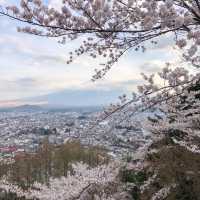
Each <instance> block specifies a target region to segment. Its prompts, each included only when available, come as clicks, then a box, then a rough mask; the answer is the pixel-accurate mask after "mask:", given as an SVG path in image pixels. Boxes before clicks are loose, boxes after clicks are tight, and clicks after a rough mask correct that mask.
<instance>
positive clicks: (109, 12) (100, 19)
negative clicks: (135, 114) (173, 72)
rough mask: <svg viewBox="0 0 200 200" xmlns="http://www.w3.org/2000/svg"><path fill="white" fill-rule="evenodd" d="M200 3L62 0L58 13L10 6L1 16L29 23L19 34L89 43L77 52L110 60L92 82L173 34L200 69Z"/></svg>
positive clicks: (40, 6)
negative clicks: (132, 54) (127, 55)
mask: <svg viewBox="0 0 200 200" xmlns="http://www.w3.org/2000/svg"><path fill="white" fill-rule="evenodd" d="M199 11H200V3H199V1H196V0H186V1H180V0H160V1H157V0H113V1H110V0H86V1H84V0H68V1H66V0H63V2H62V3H61V8H60V9H56V8H53V7H51V6H49V5H47V4H45V3H44V2H42V1H41V0H33V1H30V0H21V4H20V6H19V7H17V6H14V5H12V6H8V7H7V8H6V9H4V10H2V11H1V12H0V13H1V14H4V15H6V16H8V17H11V18H14V19H18V20H20V21H22V22H27V23H28V24H29V26H27V27H19V28H18V31H22V32H26V33H30V34H34V35H40V36H47V37H61V38H62V39H61V40H60V41H61V42H62V43H65V42H66V39H67V38H68V39H70V40H74V39H77V38H79V37H81V36H82V35H85V36H86V37H85V38H86V39H85V40H84V41H83V43H82V44H81V45H80V46H79V47H78V48H77V49H76V50H74V52H70V56H69V60H68V61H67V63H71V62H72V61H73V59H74V57H76V56H80V55H82V54H84V53H88V54H89V55H90V56H91V57H93V58H96V57H97V56H101V57H103V58H105V59H106V61H105V63H102V64H101V65H103V68H101V69H96V73H95V75H94V76H93V80H96V79H99V78H101V77H103V76H104V75H105V74H106V73H107V71H109V70H110V68H111V67H112V65H113V64H114V63H116V62H117V61H118V60H119V58H120V57H121V56H122V55H124V53H126V52H127V51H129V50H131V49H134V50H136V51H137V50H140V49H141V50H142V51H144V50H145V49H146V47H145V42H146V41H151V43H152V44H157V39H158V38H159V37H160V36H161V35H166V34H168V33H173V34H174V40H175V44H176V45H177V46H178V47H180V48H181V49H185V51H184V57H185V58H186V59H187V60H188V61H190V62H192V63H193V64H194V65H195V66H198V65H199V61H200V58H199V56H198V49H199V45H200V32H199V30H198V27H199V23H200V15H199Z"/></svg>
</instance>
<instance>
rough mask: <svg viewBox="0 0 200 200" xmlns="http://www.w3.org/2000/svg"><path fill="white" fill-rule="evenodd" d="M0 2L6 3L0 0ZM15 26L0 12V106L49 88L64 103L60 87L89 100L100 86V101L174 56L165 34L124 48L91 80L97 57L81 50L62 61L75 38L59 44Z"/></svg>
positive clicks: (133, 84) (137, 81) (54, 2)
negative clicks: (144, 47)
mask: <svg viewBox="0 0 200 200" xmlns="http://www.w3.org/2000/svg"><path fill="white" fill-rule="evenodd" d="M3 1H4V3H9V2H11V1H10V0H0V3H2V2H3ZM60 1H61V0H51V4H52V5H58V2H60ZM13 2H15V3H16V2H17V0H16V1H13ZM18 25H19V24H18V23H17V22H15V21H13V20H10V19H8V18H5V17H0V30H1V31H0V75H1V76H0V94H1V95H0V106H2V105H7V104H11V103H15V101H16V100H18V103H19V102H20V101H23V100H24V99H27V98H30V97H37V96H43V95H47V94H51V95H52V94H54V93H55V94H58V93H59V95H60V101H59V103H60V104H62V101H63V104H64V102H65V101H66V98H67V97H66V95H63V99H62V91H63V92H65V94H66V91H70V92H71V91H75V93H76V94H77V93H78V92H79V91H80V94H79V98H80V101H81V97H82V96H83V100H84V91H86V94H87V93H88V92H91V93H93V94H94V95H93V97H92V98H94V102H95V101H98V99H95V95H96V91H98V92H99V91H102V92H105V91H106V94H107V95H109V96H110V97H111V98H106V99H101V101H102V104H107V103H110V102H107V101H110V100H111V99H112V98H113V99H114V98H117V96H118V95H120V94H121V93H122V92H128V93H129V92H131V91H133V90H135V88H136V86H137V84H140V83H141V81H142V80H141V76H140V73H141V72H145V73H153V72H156V71H158V70H159V68H161V67H163V66H164V64H165V62H166V61H175V59H177V57H176V56H175V55H177V54H176V51H175V50H173V48H172V45H171V39H170V37H165V38H163V39H162V42H161V43H159V45H157V46H155V47H152V48H150V49H149V50H148V51H146V52H145V53H141V52H134V51H132V52H129V53H128V54H127V55H125V56H124V57H123V58H122V59H121V60H120V61H119V62H118V63H117V64H116V65H115V66H113V68H112V70H111V71H110V72H109V73H108V74H107V76H106V77H105V78H103V79H102V80H99V81H97V82H96V83H93V82H91V81H90V80H91V77H92V75H93V74H94V68H97V67H98V63H99V62H100V61H99V60H98V59H95V60H93V59H91V58H88V57H87V55H84V56H82V57H79V58H78V59H76V60H75V61H74V62H73V63H72V64H70V65H67V64H66V60H67V56H68V52H69V51H71V50H72V49H74V48H76V47H78V44H79V41H76V42H73V43H67V44H66V45H61V44H59V43H58V42H57V41H56V40H53V39H48V38H44V37H43V38H40V37H37V36H31V35H27V34H22V33H18V32H17V31H16V26H18ZM109 91H110V92H109ZM96 98H99V95H97V96H96ZM20 99H21V100H20ZM19 100H20V101H19ZM44 101H48V100H45V99H44ZM98 102H99V101H98ZM51 103H54V102H51ZM72 104H73V102H72Z"/></svg>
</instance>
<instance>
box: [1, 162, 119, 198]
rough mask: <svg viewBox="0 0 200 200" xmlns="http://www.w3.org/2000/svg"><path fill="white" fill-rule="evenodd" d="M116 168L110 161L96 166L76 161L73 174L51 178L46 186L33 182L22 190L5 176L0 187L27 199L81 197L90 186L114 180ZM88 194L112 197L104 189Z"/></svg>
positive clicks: (117, 166) (117, 167)
mask: <svg viewBox="0 0 200 200" xmlns="http://www.w3.org/2000/svg"><path fill="white" fill-rule="evenodd" d="M118 170H119V165H118V164H117V163H110V164H109V165H102V166H98V167H96V168H89V167H88V166H87V165H86V164H82V163H77V164H74V165H73V174H68V176H67V177H61V178H51V179H50V182H49V185H48V186H47V185H44V184H41V183H34V184H33V185H32V187H31V188H29V189H28V190H22V189H21V188H20V187H19V186H17V185H14V184H12V183H9V182H8V181H7V179H6V177H4V178H3V179H1V181H0V188H1V189H3V190H5V191H7V192H12V193H15V194H17V196H19V197H26V198H27V199H41V200H49V199H51V200H57V199H60V200H62V199H63V200H66V199H69V200H73V199H81V195H85V194H84V192H86V190H87V189H88V188H89V187H90V186H92V185H100V186H104V185H106V184H109V183H112V182H114V181H115V179H116V176H117V174H118ZM100 186H98V187H100ZM90 195H96V198H95V199H112V197H111V196H110V195H108V194H106V192H104V191H101V193H100V194H98V193H97V194H90Z"/></svg>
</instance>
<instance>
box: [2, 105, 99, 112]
mask: <svg viewBox="0 0 200 200" xmlns="http://www.w3.org/2000/svg"><path fill="white" fill-rule="evenodd" d="M100 110H102V107H100V106H82V107H81V106H74V107H72V106H71V107H61V106H59V107H56V106H47V105H43V106H42V105H41V106H38V105H29V104H25V105H21V106H16V107H7V108H0V112H42V111H43V112H79V113H90V112H96V111H100Z"/></svg>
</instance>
